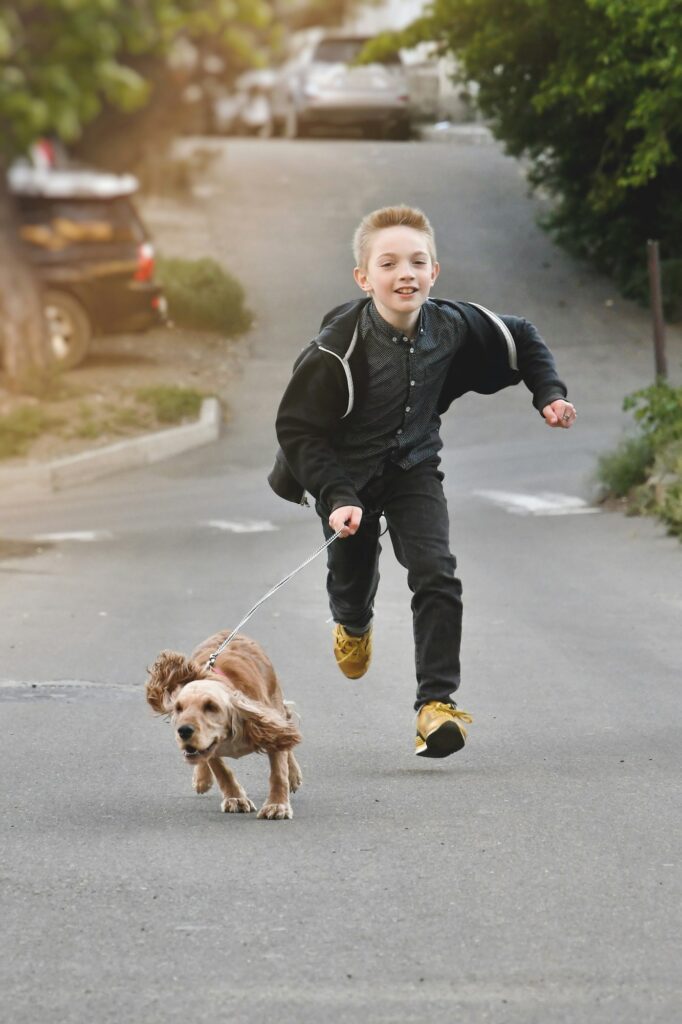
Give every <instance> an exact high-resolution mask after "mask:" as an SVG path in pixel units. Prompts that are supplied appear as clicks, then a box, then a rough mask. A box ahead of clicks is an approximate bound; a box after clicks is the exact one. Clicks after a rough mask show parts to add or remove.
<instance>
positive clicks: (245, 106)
mask: <svg viewBox="0 0 682 1024" xmlns="http://www.w3.org/2000/svg"><path fill="white" fill-rule="evenodd" d="M274 81H275V74H274V72H273V71H271V70H270V69H269V68H259V69H256V70H254V71H245V72H244V74H243V75H240V76H239V78H238V79H237V80H236V82H235V83H234V89H233V91H232V92H230V93H226V94H224V95H222V96H218V97H217V98H216V99H215V100H214V102H213V108H212V122H213V130H214V131H216V132H219V133H220V134H225V135H259V136H267V135H270V134H271V133H272V115H271V110H270V93H271V90H272V86H273V83H274Z"/></svg>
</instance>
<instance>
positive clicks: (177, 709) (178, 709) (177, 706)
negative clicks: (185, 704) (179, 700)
mask: <svg viewBox="0 0 682 1024" xmlns="http://www.w3.org/2000/svg"><path fill="white" fill-rule="evenodd" d="M173 711H175V714H176V715H179V714H180V713H181V711H182V704H176V705H175V707H174V708H173Z"/></svg>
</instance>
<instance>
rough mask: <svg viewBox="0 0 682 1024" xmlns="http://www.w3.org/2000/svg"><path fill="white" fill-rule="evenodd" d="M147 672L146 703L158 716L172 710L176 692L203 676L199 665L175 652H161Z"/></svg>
mask: <svg viewBox="0 0 682 1024" xmlns="http://www.w3.org/2000/svg"><path fill="white" fill-rule="evenodd" d="M147 672H148V673H149V679H148V680H147V685H146V688H145V689H146V694H147V703H148V704H150V705H151V706H152V707H153V708H154V711H157V712H158V713H159V714H160V715H165V714H167V713H168V712H169V711H170V709H171V708H172V706H173V694H174V693H175V691H176V690H178V689H179V688H180V687H181V686H184V685H185V684H186V683H190V682H191V681H192V680H193V679H201V678H202V676H203V670H202V668H201V666H200V665H198V664H197V663H196V662H195V661H190V660H189V658H186V657H185V656H184V654H178V653H177V651H161V654H160V655H159V656H158V658H157V659H156V661H155V662H154V664H153V665H152V667H151V668H148V669H147Z"/></svg>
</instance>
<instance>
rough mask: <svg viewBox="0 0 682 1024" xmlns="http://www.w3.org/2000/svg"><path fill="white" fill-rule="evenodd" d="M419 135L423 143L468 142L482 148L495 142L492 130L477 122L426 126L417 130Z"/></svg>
mask: <svg viewBox="0 0 682 1024" xmlns="http://www.w3.org/2000/svg"><path fill="white" fill-rule="evenodd" d="M417 135H418V137H419V138H420V139H421V140H422V141H423V142H467V143H470V144H473V145H478V146H480V145H485V144H486V143H490V142H494V141H495V139H494V136H493V134H492V132H491V131H490V129H489V128H488V127H487V126H486V125H484V124H480V123H479V122H477V121H465V122H463V123H461V124H456V123H453V122H451V121H438V122H437V123H436V124H425V125H421V126H420V127H419V128H418V129H417Z"/></svg>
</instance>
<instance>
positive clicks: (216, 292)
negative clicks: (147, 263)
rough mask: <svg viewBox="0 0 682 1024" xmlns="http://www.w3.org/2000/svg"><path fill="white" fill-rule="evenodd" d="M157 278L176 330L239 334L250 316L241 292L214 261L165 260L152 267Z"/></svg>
mask: <svg viewBox="0 0 682 1024" xmlns="http://www.w3.org/2000/svg"><path fill="white" fill-rule="evenodd" d="M156 270H157V278H158V281H159V283H160V284H161V285H162V287H163V290H164V292H165V295H166V298H167V300H168V315H169V317H170V319H171V320H172V321H173V322H174V323H176V324H177V325H178V326H179V327H194V328H197V329H199V330H206V331H218V332H220V333H221V334H226V335H228V336H232V335H236V334H243V333H244V332H245V331H248V329H249V328H250V327H251V324H252V322H253V316H252V314H251V311H250V310H249V309H248V308H247V307H246V305H245V301H244V289H243V288H242V286H241V284H240V283H239V281H237V280H236V279H235V278H234V277H232V276H231V274H228V273H227V271H226V270H224V269H223V267H221V266H220V264H219V263H216V261H215V260H212V259H209V258H205V259H200V260H184V259H167V258H164V257H160V258H159V259H158V260H157V264H156Z"/></svg>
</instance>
